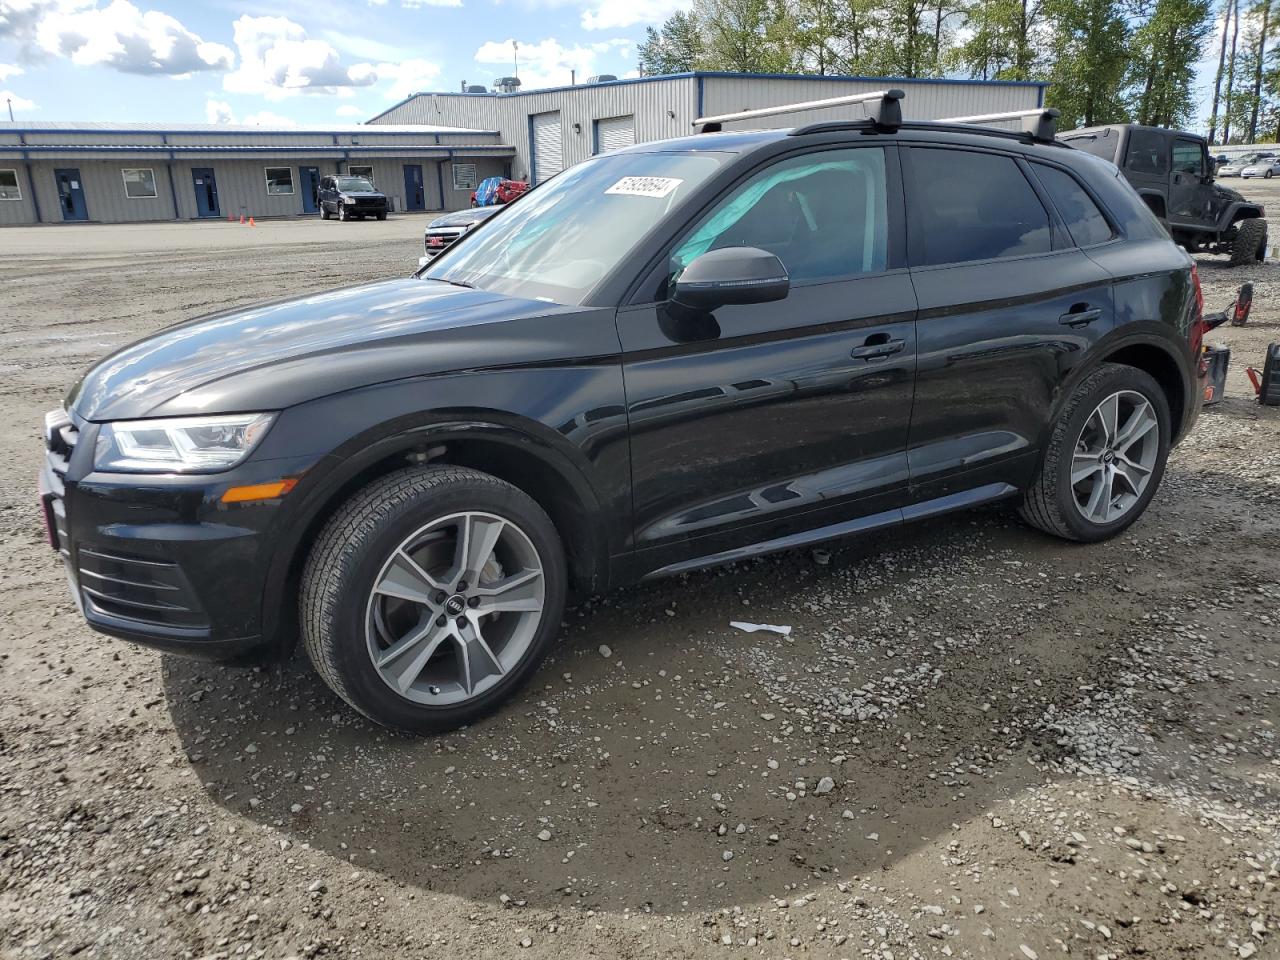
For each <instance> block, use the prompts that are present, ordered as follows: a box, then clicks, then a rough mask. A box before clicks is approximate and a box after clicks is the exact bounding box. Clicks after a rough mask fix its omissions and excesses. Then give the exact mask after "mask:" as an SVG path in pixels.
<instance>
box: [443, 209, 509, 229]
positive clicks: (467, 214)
mask: <svg viewBox="0 0 1280 960" xmlns="http://www.w3.org/2000/svg"><path fill="white" fill-rule="evenodd" d="M501 209H502V207H473V208H472V209H470V210H459V211H458V212H457V213H446V214H445V215H444V216H443V217H436V218H435V219H434V220H432V221H431V222H430V223H429V224H427V229H428V230H430V229H431V228H432V227H465V226H468V225H470V224H473V223H479V222H480V221H481V220H488V219H489V218H490V217H492V216H493V215H494V214H495V213H497V212H498V211H499V210H501Z"/></svg>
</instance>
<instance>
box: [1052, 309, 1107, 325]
mask: <svg viewBox="0 0 1280 960" xmlns="http://www.w3.org/2000/svg"><path fill="white" fill-rule="evenodd" d="M1100 316H1102V308H1101V307H1090V306H1088V305H1087V304H1083V303H1077V304H1076V305H1075V306H1073V307H1072V308H1071V309H1070V310H1068V311H1067V312H1066V313H1064V314H1063V315H1062V316H1060V317H1059V318H1058V322H1059V323H1061V324H1064V325H1065V326H1068V327H1087V326H1088V325H1089V324H1091V323H1093V321H1095V320H1097V319H1098V318H1099V317H1100Z"/></svg>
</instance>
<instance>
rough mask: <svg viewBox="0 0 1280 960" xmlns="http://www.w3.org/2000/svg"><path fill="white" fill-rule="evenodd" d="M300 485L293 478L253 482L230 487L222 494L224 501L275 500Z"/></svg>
mask: <svg viewBox="0 0 1280 960" xmlns="http://www.w3.org/2000/svg"><path fill="white" fill-rule="evenodd" d="M297 485H298V481H297V480H296V479H293V478H289V479H287V480H272V481H271V482H270V483H251V484H249V485H248V486H244V487H229V488H228V489H227V492H226V493H224V494H223V495H222V502H223V503H251V502H252V501H254V500H274V499H276V498H277V497H283V496H284V495H285V494H286V493H288V492H289V491H290V490H292V489H293V488H294V487H296V486H297Z"/></svg>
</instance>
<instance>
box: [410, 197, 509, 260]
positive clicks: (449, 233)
mask: <svg viewBox="0 0 1280 960" xmlns="http://www.w3.org/2000/svg"><path fill="white" fill-rule="evenodd" d="M501 209H502V207H473V208H472V209H470V210H459V211H457V212H455V213H446V214H445V215H444V216H442V217H436V218H435V219H434V220H432V221H431V222H430V223H428V224H427V229H426V231H425V232H424V233H423V237H422V245H423V248H424V254H423V256H422V257H420V258H419V259H418V266H420V267H425V266H426V265H427V264H428V263H430V262H431V261H432V260H434V259H435V258H436V257H438V256H440V254H442V253H444V252H445V251H446V250H448V249H449V248H450V247H451V246H453V244H454V243H455V242H456V241H457V240H458V238H459V237H461V236H462V235H463V234H464V233H466V232H467V231H468V230H471V229H472V228H474V227H475V226H477V225H479V224H481V223H484V222H485V221H486V220H488V219H489V218H490V217H492V216H493V215H494V214H495V213H497V212H498V211H499V210H501Z"/></svg>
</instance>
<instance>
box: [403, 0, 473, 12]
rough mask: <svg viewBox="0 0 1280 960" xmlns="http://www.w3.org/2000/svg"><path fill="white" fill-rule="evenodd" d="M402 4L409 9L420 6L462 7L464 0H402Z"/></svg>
mask: <svg viewBox="0 0 1280 960" xmlns="http://www.w3.org/2000/svg"><path fill="white" fill-rule="evenodd" d="M400 6H402V7H404V8H406V9H408V10H414V9H416V8H418V7H460V6H462V0H400Z"/></svg>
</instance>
